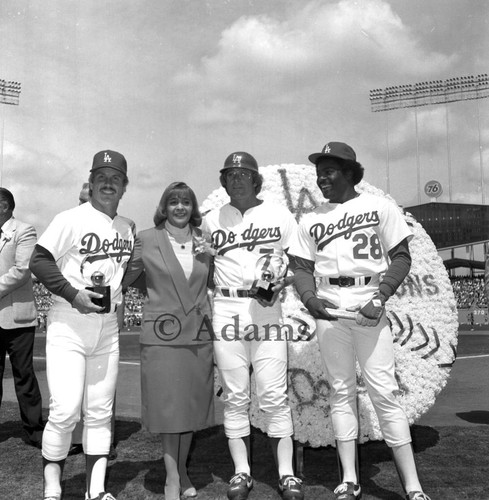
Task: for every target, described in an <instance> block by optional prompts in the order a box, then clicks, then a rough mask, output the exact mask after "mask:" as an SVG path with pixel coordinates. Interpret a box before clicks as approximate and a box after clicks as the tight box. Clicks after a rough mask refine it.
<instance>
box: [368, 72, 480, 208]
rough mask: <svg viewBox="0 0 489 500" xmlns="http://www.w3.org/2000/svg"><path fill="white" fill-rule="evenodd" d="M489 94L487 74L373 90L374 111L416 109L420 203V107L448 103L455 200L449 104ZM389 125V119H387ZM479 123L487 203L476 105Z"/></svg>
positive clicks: (371, 101) (450, 187)
mask: <svg viewBox="0 0 489 500" xmlns="http://www.w3.org/2000/svg"><path fill="white" fill-rule="evenodd" d="M485 97H489V76H488V75H487V74H482V75H477V76H462V77H460V78H449V79H448V80H434V81H428V82H421V83H415V84H410V85H396V86H393V87H386V88H385V89H374V90H371V91H370V104H371V110H372V112H374V113H376V112H379V111H390V110H392V109H400V108H414V119H415V127H416V167H417V179H418V203H419V202H420V196H421V187H420V166H419V147H418V116H417V108H418V107H419V106H429V105H433V104H445V112H446V127H447V150H448V179H449V181H448V188H449V199H450V202H451V201H452V182H451V163H450V150H449V148H450V141H449V122H448V106H447V104H448V103H450V102H457V101H468V100H476V99H477V100H478V99H483V98H485ZM386 126H387V127H388V122H387V121H386ZM477 126H478V129H479V161H480V172H481V174H480V175H481V189H482V204H484V203H485V193H484V170H483V161H482V141H481V129H480V117H479V105H477ZM387 191H388V192H389V153H388V152H387Z"/></svg>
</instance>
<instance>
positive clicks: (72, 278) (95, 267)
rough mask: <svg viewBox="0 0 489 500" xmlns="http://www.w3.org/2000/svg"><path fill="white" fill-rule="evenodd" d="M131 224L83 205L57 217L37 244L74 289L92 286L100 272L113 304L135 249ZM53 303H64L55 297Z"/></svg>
mask: <svg viewBox="0 0 489 500" xmlns="http://www.w3.org/2000/svg"><path fill="white" fill-rule="evenodd" d="M134 231H135V229H134V223H133V222H132V221H131V220H130V219H126V218H125V217H121V216H119V215H116V216H115V217H114V219H111V218H110V217H109V216H108V215H105V214H104V213H102V212H100V211H99V210H96V209H95V208H93V206H92V205H91V203H84V204H83V205H79V206H77V207H75V208H72V209H70V210H66V211H65V212H61V213H60V214H58V215H57V216H56V217H55V218H54V219H53V221H52V222H51V223H50V224H49V226H48V228H47V229H46V231H45V232H44V234H43V235H42V236H41V237H40V238H39V241H38V244H39V245H41V246H42V247H44V248H46V249H47V250H49V252H51V254H52V255H53V257H54V259H55V260H56V263H57V264H58V267H59V269H60V270H61V272H62V274H63V276H64V277H65V278H66V279H67V280H68V281H69V282H70V283H71V285H72V286H74V287H75V288H77V289H81V288H85V287H87V286H92V284H93V283H92V275H93V273H94V272H101V273H103V275H104V278H105V283H104V284H105V285H110V287H111V297H112V303H117V304H120V303H121V301H122V291H121V290H122V288H121V281H122V277H123V275H124V272H125V270H126V267H127V262H128V260H129V258H130V257H131V254H132V250H133V247H134ZM53 298H54V300H58V301H64V299H62V298H61V297H57V296H54V297H53Z"/></svg>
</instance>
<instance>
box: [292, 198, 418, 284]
mask: <svg viewBox="0 0 489 500" xmlns="http://www.w3.org/2000/svg"><path fill="white" fill-rule="evenodd" d="M405 238H408V240H409V239H411V238H412V232H411V230H410V229H409V226H408V225H407V223H406V222H405V220H404V218H403V216H402V214H401V212H400V210H399V208H398V207H396V206H395V205H394V204H393V203H392V202H390V201H389V200H388V199H387V198H383V197H380V196H375V195H371V194H368V193H362V194H360V195H359V196H357V197H356V198H353V199H352V200H349V201H347V202H345V203H325V204H323V205H321V206H320V207H318V208H317V209H315V211H314V212H313V213H311V214H308V215H305V216H304V217H303V219H302V220H301V223H300V225H299V230H298V236H297V240H296V241H295V242H294V243H293V245H292V247H291V250H290V253H291V254H293V255H297V256H298V257H303V258H304V259H308V260H312V261H314V262H315V275H316V276H318V277H338V276H350V277H360V276H374V275H379V274H382V273H384V272H385V271H386V270H387V267H388V265H389V260H388V252H389V250H391V249H392V248H393V247H395V246H396V245H398V244H399V243H400V242H401V241H402V240H404V239H405Z"/></svg>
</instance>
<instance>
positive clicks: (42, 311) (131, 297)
mask: <svg viewBox="0 0 489 500" xmlns="http://www.w3.org/2000/svg"><path fill="white" fill-rule="evenodd" d="M125 297H126V298H125V311H124V327H125V328H127V329H131V328H132V327H139V326H141V318H142V316H143V303H144V295H143V294H142V293H140V292H139V290H137V289H136V288H128V290H127V293H126V295H125ZM34 299H35V301H36V306H37V321H38V326H39V328H40V329H41V330H45V328H46V317H47V313H48V311H49V308H50V307H51V304H52V303H53V299H52V298H51V294H50V292H48V291H47V290H46V288H45V287H44V285H42V284H41V283H39V282H37V281H35V282H34Z"/></svg>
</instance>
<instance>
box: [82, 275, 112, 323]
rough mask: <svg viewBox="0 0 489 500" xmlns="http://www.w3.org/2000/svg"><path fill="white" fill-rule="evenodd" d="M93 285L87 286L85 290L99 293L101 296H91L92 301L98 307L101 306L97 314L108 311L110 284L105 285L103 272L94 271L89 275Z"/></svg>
mask: <svg viewBox="0 0 489 500" xmlns="http://www.w3.org/2000/svg"><path fill="white" fill-rule="evenodd" d="M90 279H91V280H92V284H93V286H87V287H86V289H87V290H91V291H92V292H95V293H99V294H100V295H102V297H101V298H92V302H93V303H94V304H95V305H97V306H100V307H103V309H102V310H101V311H98V313H99V314H103V313H108V312H110V286H108V285H105V274H104V273H102V272H100V271H95V272H94V273H93V274H92V276H91V277H90Z"/></svg>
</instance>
